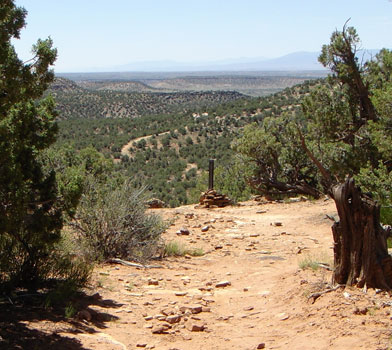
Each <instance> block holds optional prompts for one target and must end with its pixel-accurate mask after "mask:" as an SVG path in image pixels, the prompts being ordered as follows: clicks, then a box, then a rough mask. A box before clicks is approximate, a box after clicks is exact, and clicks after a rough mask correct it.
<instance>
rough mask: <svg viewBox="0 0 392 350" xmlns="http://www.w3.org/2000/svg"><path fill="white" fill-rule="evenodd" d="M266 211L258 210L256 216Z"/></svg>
mask: <svg viewBox="0 0 392 350" xmlns="http://www.w3.org/2000/svg"><path fill="white" fill-rule="evenodd" d="M266 212H267V210H258V211H256V214H265V213H266Z"/></svg>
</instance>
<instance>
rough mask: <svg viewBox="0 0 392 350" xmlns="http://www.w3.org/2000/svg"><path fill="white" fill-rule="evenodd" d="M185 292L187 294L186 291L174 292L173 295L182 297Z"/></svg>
mask: <svg viewBox="0 0 392 350" xmlns="http://www.w3.org/2000/svg"><path fill="white" fill-rule="evenodd" d="M187 294H188V292H175V293H174V295H175V296H177V297H183V296H185V295H187Z"/></svg>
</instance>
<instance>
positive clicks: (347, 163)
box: [234, 26, 392, 206]
mask: <svg viewBox="0 0 392 350" xmlns="http://www.w3.org/2000/svg"><path fill="white" fill-rule="evenodd" d="M358 44H359V38H358V35H357V33H356V31H355V29H354V28H350V27H349V28H346V26H345V27H344V28H343V31H341V32H339V31H335V32H334V33H333V34H332V36H331V42H330V44H329V45H324V46H323V49H322V53H321V55H320V58H319V60H320V62H321V63H323V64H324V65H325V66H326V67H328V68H329V69H331V71H332V72H333V75H332V76H330V77H329V78H328V79H326V80H325V81H321V82H319V83H318V84H316V85H315V86H313V88H312V89H310V90H309V91H308V93H307V94H306V97H305V98H304V99H303V100H302V110H303V114H301V113H298V112H296V113H294V114H287V113H281V114H280V115H278V116H274V117H270V118H269V117H266V118H264V119H263V120H262V121H261V123H260V125H259V127H256V126H253V127H252V126H248V127H246V128H245V129H244V133H243V136H242V137H241V138H240V139H239V140H238V141H237V142H236V143H235V144H234V148H235V150H236V151H237V152H238V153H239V154H240V155H241V156H242V157H243V159H244V161H245V162H247V163H248V169H249V170H250V172H251V177H250V178H248V182H249V183H250V184H251V185H252V187H253V188H255V189H257V190H258V191H260V192H262V193H265V194H279V193H288V194H290V193H302V194H311V195H313V196H317V194H318V192H319V191H321V190H323V191H325V192H327V193H330V192H331V188H332V187H333V185H335V184H337V183H340V182H343V181H344V179H345V178H346V176H355V178H356V180H357V182H358V183H360V184H361V186H362V188H363V190H365V191H367V192H370V193H371V194H372V196H373V197H374V198H375V199H377V200H380V201H381V203H382V205H384V206H388V205H390V204H391V197H390V186H391V170H392V164H391V161H390V159H391V157H392V147H391V144H392V143H391V141H392V131H391V130H392V128H391V126H392V124H391V117H390V115H391V114H390V112H391V108H390V106H391V100H392V99H391V94H390V92H391V86H392V85H391V80H392V79H391V76H392V75H391V74H392V70H391V69H392V54H391V52H390V51H388V50H385V49H384V50H382V51H381V52H380V54H378V55H377V56H376V58H375V59H373V60H372V61H370V62H368V63H366V64H365V65H364V66H360V65H359V63H358V59H357V57H356V48H357V45H358Z"/></svg>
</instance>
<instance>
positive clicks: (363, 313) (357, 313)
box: [353, 307, 368, 315]
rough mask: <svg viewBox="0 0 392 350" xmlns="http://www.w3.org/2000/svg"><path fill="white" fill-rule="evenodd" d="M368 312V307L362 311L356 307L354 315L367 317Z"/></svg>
mask: <svg viewBox="0 0 392 350" xmlns="http://www.w3.org/2000/svg"><path fill="white" fill-rule="evenodd" d="M367 312H368V308H367V307H364V308H361V309H360V308H358V307H356V308H355V309H354V311H353V314H354V315H366V314H367Z"/></svg>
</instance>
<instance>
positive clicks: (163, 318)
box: [154, 315, 166, 321]
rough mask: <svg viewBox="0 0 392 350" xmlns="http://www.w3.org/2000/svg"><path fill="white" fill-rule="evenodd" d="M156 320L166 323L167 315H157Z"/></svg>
mask: <svg viewBox="0 0 392 350" xmlns="http://www.w3.org/2000/svg"><path fill="white" fill-rule="evenodd" d="M154 318H155V319H156V320H159V321H166V316H165V315H155V316H154Z"/></svg>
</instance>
